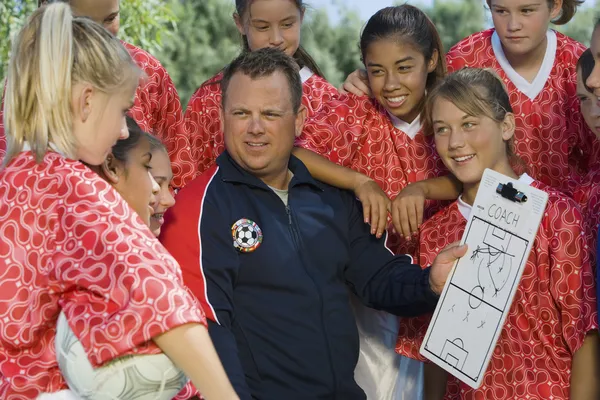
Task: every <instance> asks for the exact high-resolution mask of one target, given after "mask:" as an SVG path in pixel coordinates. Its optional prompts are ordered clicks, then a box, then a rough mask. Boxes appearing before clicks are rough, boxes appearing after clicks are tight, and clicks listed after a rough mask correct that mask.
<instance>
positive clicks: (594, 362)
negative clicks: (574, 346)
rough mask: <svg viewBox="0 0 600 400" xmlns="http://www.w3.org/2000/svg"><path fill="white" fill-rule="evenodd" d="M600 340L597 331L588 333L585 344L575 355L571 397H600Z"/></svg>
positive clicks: (587, 399)
mask: <svg viewBox="0 0 600 400" xmlns="http://www.w3.org/2000/svg"><path fill="white" fill-rule="evenodd" d="M599 345H600V340H599V338H598V332H597V331H590V332H588V334H587V335H586V337H585V339H584V341H583V345H582V346H581V348H580V349H579V350H577V351H576V352H575V355H574V356H573V365H572V367H571V399H572V400H595V399H598V398H599V397H600V385H599V379H598V378H599V375H600V366H599V362H600V351H599V349H600V346H599Z"/></svg>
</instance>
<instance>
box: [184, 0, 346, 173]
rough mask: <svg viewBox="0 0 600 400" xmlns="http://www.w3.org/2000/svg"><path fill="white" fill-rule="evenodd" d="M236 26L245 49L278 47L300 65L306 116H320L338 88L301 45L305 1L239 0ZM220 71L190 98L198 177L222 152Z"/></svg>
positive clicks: (187, 117)
mask: <svg viewBox="0 0 600 400" xmlns="http://www.w3.org/2000/svg"><path fill="white" fill-rule="evenodd" d="M235 6H236V12H235V13H234V15H233V18H234V20H235V24H236V26H237V28H238V30H239V32H240V34H241V35H242V42H243V48H244V50H247V51H254V50H258V49H261V48H264V47H275V48H279V49H281V50H282V51H284V52H285V53H286V54H288V55H289V56H292V57H294V59H295V60H296V61H297V62H298V65H299V66H300V68H301V70H300V76H301V78H302V83H303V85H302V86H303V89H304V96H303V98H302V103H303V104H304V105H305V106H306V107H307V109H308V115H309V116H311V115H313V114H314V113H316V112H317V111H318V110H319V109H320V108H321V106H322V104H324V103H326V102H327V101H329V99H331V98H332V97H333V96H335V95H337V90H336V88H335V87H333V86H332V85H331V84H329V83H328V82H327V81H326V80H325V78H324V77H323V74H322V73H321V70H320V69H319V67H318V66H317V64H316V63H315V61H314V60H313V59H312V58H311V57H310V55H309V54H308V53H307V52H306V50H304V49H303V48H302V46H301V45H300V33H301V29H302V27H301V26H302V20H303V19H304V11H305V6H304V2H303V1H302V0H236V2H235ZM222 75H223V74H222V72H220V73H218V74H217V75H216V76H214V77H213V78H211V79H209V80H208V81H206V82H205V83H203V84H202V86H200V88H199V89H198V90H197V91H196V92H195V93H194V94H193V95H192V97H191V99H190V102H189V104H188V107H187V110H186V112H185V116H184V119H185V127H186V129H187V134H188V136H189V138H190V142H191V147H192V160H193V162H194V163H195V167H196V168H197V170H196V176H197V175H199V174H201V173H203V172H204V171H206V170H207V169H208V168H209V167H210V166H211V165H212V164H213V163H214V162H215V160H216V158H217V157H218V156H219V154H221V153H222V152H223V150H224V149H225V145H224V143H223V131H222V127H221V118H220V114H219V113H220V105H221V89H220V81H221V77H222Z"/></svg>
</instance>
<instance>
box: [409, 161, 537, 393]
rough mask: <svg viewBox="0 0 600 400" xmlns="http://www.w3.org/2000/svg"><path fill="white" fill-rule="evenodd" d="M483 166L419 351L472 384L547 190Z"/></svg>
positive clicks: (488, 353)
mask: <svg viewBox="0 0 600 400" xmlns="http://www.w3.org/2000/svg"><path fill="white" fill-rule="evenodd" d="M531 181H532V180H531V178H530V182H523V181H521V180H515V179H512V178H510V177H507V176H505V175H502V174H500V173H498V172H495V171H493V170H491V169H486V170H485V171H484V173H483V177H482V179H481V183H480V185H479V189H478V191H477V196H476V198H475V202H474V204H473V208H472V210H471V215H470V216H469V219H468V221H467V225H466V227H465V232H464V233H463V237H462V240H461V244H465V243H466V244H467V245H468V247H469V248H468V250H467V254H466V255H465V256H464V257H462V258H461V259H459V260H458V261H457V262H456V264H455V265H454V268H453V269H452V271H451V272H450V275H449V276H448V280H447V281H446V285H445V286H444V289H443V291H442V294H441V296H440V301H439V302H438V305H437V307H436V309H435V311H434V313H433V317H432V319H431V322H430V324H429V327H428V329H427V333H426V334H425V338H424V340H423V343H422V345H421V349H420V353H421V354H422V355H423V356H424V357H426V358H427V359H429V360H430V361H432V362H433V363H435V364H436V365H438V366H439V367H441V368H443V369H444V370H446V371H447V372H448V373H450V374H452V375H454V376H455V377H457V378H458V379H460V380H461V381H463V382H464V383H466V384H468V385H469V386H471V387H472V388H474V389H477V388H479V386H480V385H481V383H482V381H483V377H484V375H485V372H486V370H487V367H488V365H489V362H490V359H491V357H492V355H493V352H494V348H495V347H496V343H497V341H498V338H499V336H500V333H501V331H502V328H503V326H504V322H505V320H506V317H507V316H508V313H509V312H510V307H511V305H512V301H513V298H514V296H515V293H516V291H517V287H518V285H519V281H520V280H521V276H522V274H523V270H524V269H525V265H526V263H527V259H528V258H529V254H530V252H531V248H532V246H533V242H534V239H535V236H536V235H537V231H538V228H539V225H540V223H541V220H542V216H543V215H544V211H545V209H546V204H547V202H548V194H547V193H545V192H543V191H541V190H539V189H536V188H534V187H531V186H529V184H530V183H531Z"/></svg>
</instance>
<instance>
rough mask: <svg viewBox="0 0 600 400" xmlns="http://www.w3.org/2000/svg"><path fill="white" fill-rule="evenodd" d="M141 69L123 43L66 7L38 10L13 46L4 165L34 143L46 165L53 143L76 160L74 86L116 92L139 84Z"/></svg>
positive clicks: (5, 107)
mask: <svg viewBox="0 0 600 400" xmlns="http://www.w3.org/2000/svg"><path fill="white" fill-rule="evenodd" d="M140 77H141V70H140V69H139V67H138V66H137V65H136V64H135V63H134V61H133V59H132V58H131V56H130V55H129V53H128V52H127V50H126V49H125V48H124V47H123V45H122V44H121V42H119V40H118V39H116V38H115V37H114V36H112V35H111V34H110V33H109V32H108V31H106V30H105V29H104V28H103V27H102V26H100V25H98V24H96V23H95V22H93V21H92V20H90V19H87V18H79V17H73V14H72V12H71V8H70V6H69V5H68V4H66V3H55V4H50V5H47V6H43V7H41V8H39V9H37V10H36V11H35V12H34V13H33V14H32V15H31V17H30V18H29V19H28V21H27V23H26V24H25V26H24V27H23V28H22V29H21V31H20V32H19V34H18V36H17V37H16V38H15V41H14V43H13V46H12V52H11V58H10V62H9V66H8V75H7V83H6V94H5V104H4V124H5V132H6V138H7V152H6V157H5V159H4V165H7V164H8V163H9V162H10V160H11V159H12V158H13V157H14V156H15V155H16V154H18V153H19V152H21V151H22V149H23V145H24V143H25V142H27V143H29V145H30V146H31V150H32V152H33V153H34V155H35V157H36V160H37V161H38V162H40V161H41V160H42V158H43V157H44V155H45V154H46V152H47V150H48V146H49V143H50V142H52V143H53V144H54V145H55V146H56V147H57V150H59V151H60V152H61V153H63V154H65V155H66V156H68V157H71V158H75V157H76V150H77V143H75V137H74V135H73V132H72V131H73V129H72V123H73V111H72V106H71V103H72V100H71V99H72V87H73V86H74V85H75V84H77V83H84V82H85V83H88V84H90V85H92V86H93V87H94V88H96V89H97V90H99V91H101V92H103V93H106V94H109V95H110V94H113V93H118V92H120V91H122V90H124V89H125V88H132V87H134V86H135V85H137V83H138V82H139V79H140Z"/></svg>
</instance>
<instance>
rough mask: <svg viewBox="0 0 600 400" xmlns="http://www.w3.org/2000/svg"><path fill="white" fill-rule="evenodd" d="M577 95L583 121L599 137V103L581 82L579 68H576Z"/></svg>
mask: <svg viewBox="0 0 600 400" xmlns="http://www.w3.org/2000/svg"><path fill="white" fill-rule="evenodd" d="M577 97H578V98H579V104H580V105H581V114H583V119H584V120H585V123H586V124H587V125H588V126H589V127H590V129H591V130H592V131H593V132H594V133H595V134H596V136H597V137H598V138H599V139H600V104H599V103H598V97H597V96H596V95H594V94H593V93H590V92H588V90H587V89H586V88H585V85H584V84H583V80H582V77H581V69H578V70H577Z"/></svg>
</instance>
